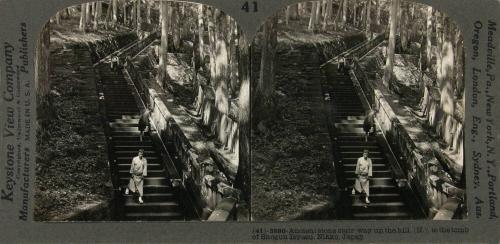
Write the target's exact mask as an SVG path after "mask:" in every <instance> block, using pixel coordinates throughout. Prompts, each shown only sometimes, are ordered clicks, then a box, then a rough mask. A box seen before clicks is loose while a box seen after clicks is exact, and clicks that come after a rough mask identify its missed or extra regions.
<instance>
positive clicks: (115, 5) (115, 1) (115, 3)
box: [111, 0, 118, 26]
mask: <svg viewBox="0 0 500 244" xmlns="http://www.w3.org/2000/svg"><path fill="white" fill-rule="evenodd" d="M111 3H112V5H113V21H112V23H113V26H116V24H117V23H118V0H112V1H111Z"/></svg>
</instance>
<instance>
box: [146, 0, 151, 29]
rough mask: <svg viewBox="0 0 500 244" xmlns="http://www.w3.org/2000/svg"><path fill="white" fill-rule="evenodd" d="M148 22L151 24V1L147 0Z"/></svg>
mask: <svg viewBox="0 0 500 244" xmlns="http://www.w3.org/2000/svg"><path fill="white" fill-rule="evenodd" d="M146 22H147V23H148V24H151V3H150V2H149V1H146Z"/></svg>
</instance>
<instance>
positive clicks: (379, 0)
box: [375, 0, 382, 27]
mask: <svg viewBox="0 0 500 244" xmlns="http://www.w3.org/2000/svg"><path fill="white" fill-rule="evenodd" d="M381 11H382V2H381V0H377V17H376V20H375V23H377V27H378V26H380V12H381Z"/></svg>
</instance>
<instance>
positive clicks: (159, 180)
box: [120, 176, 170, 186]
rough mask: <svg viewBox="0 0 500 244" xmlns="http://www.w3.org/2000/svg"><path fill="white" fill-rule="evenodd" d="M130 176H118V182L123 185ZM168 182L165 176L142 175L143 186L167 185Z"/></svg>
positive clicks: (127, 181)
mask: <svg viewBox="0 0 500 244" xmlns="http://www.w3.org/2000/svg"><path fill="white" fill-rule="evenodd" d="M129 180H130V177H120V182H121V183H122V184H123V185H126V184H128V183H129ZM169 183H170V181H169V179H168V178H167V177H150V176H146V177H144V186H167V185H168V184H169Z"/></svg>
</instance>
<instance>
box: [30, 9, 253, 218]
mask: <svg viewBox="0 0 500 244" xmlns="http://www.w3.org/2000/svg"><path fill="white" fill-rule="evenodd" d="M248 50H249V49H248V44H247V41H246V38H245V36H244V34H243V33H242V31H241V29H240V27H239V26H238V25H237V23H236V22H235V21H234V19H232V18H231V17H230V16H228V15H226V14H225V13H224V12H223V11H221V10H220V9H216V8H214V7H211V6H208V5H202V4H197V3H188V2H177V1H153V0H111V1H103V2H88V3H83V4H80V5H75V6H71V7H68V8H65V9H61V10H60V11H59V12H57V13H56V14H55V15H54V16H53V17H52V18H51V19H50V21H48V22H47V24H46V25H45V26H44V28H43V30H42V31H41V32H40V34H39V39H38V43H37V47H36V61H35V70H36V73H35V76H36V78H35V80H36V87H37V124H38V128H37V143H36V146H37V154H38V156H37V158H36V185H35V208H34V219H35V220H36V221H193V220H194V221H196V220H200V221H201V220H208V221H248V220H249V218H250V217H249V216H250V215H249V212H250V204H249V203H250V182H249V181H250V174H249V167H248V164H249V160H248V155H249V153H248V151H249V142H248V138H249V136H248V135H249V130H248V128H249V126H248V120H249V119H248V117H249V97H250V96H249V94H248V93H249V67H248V66H249V62H248Z"/></svg>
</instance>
